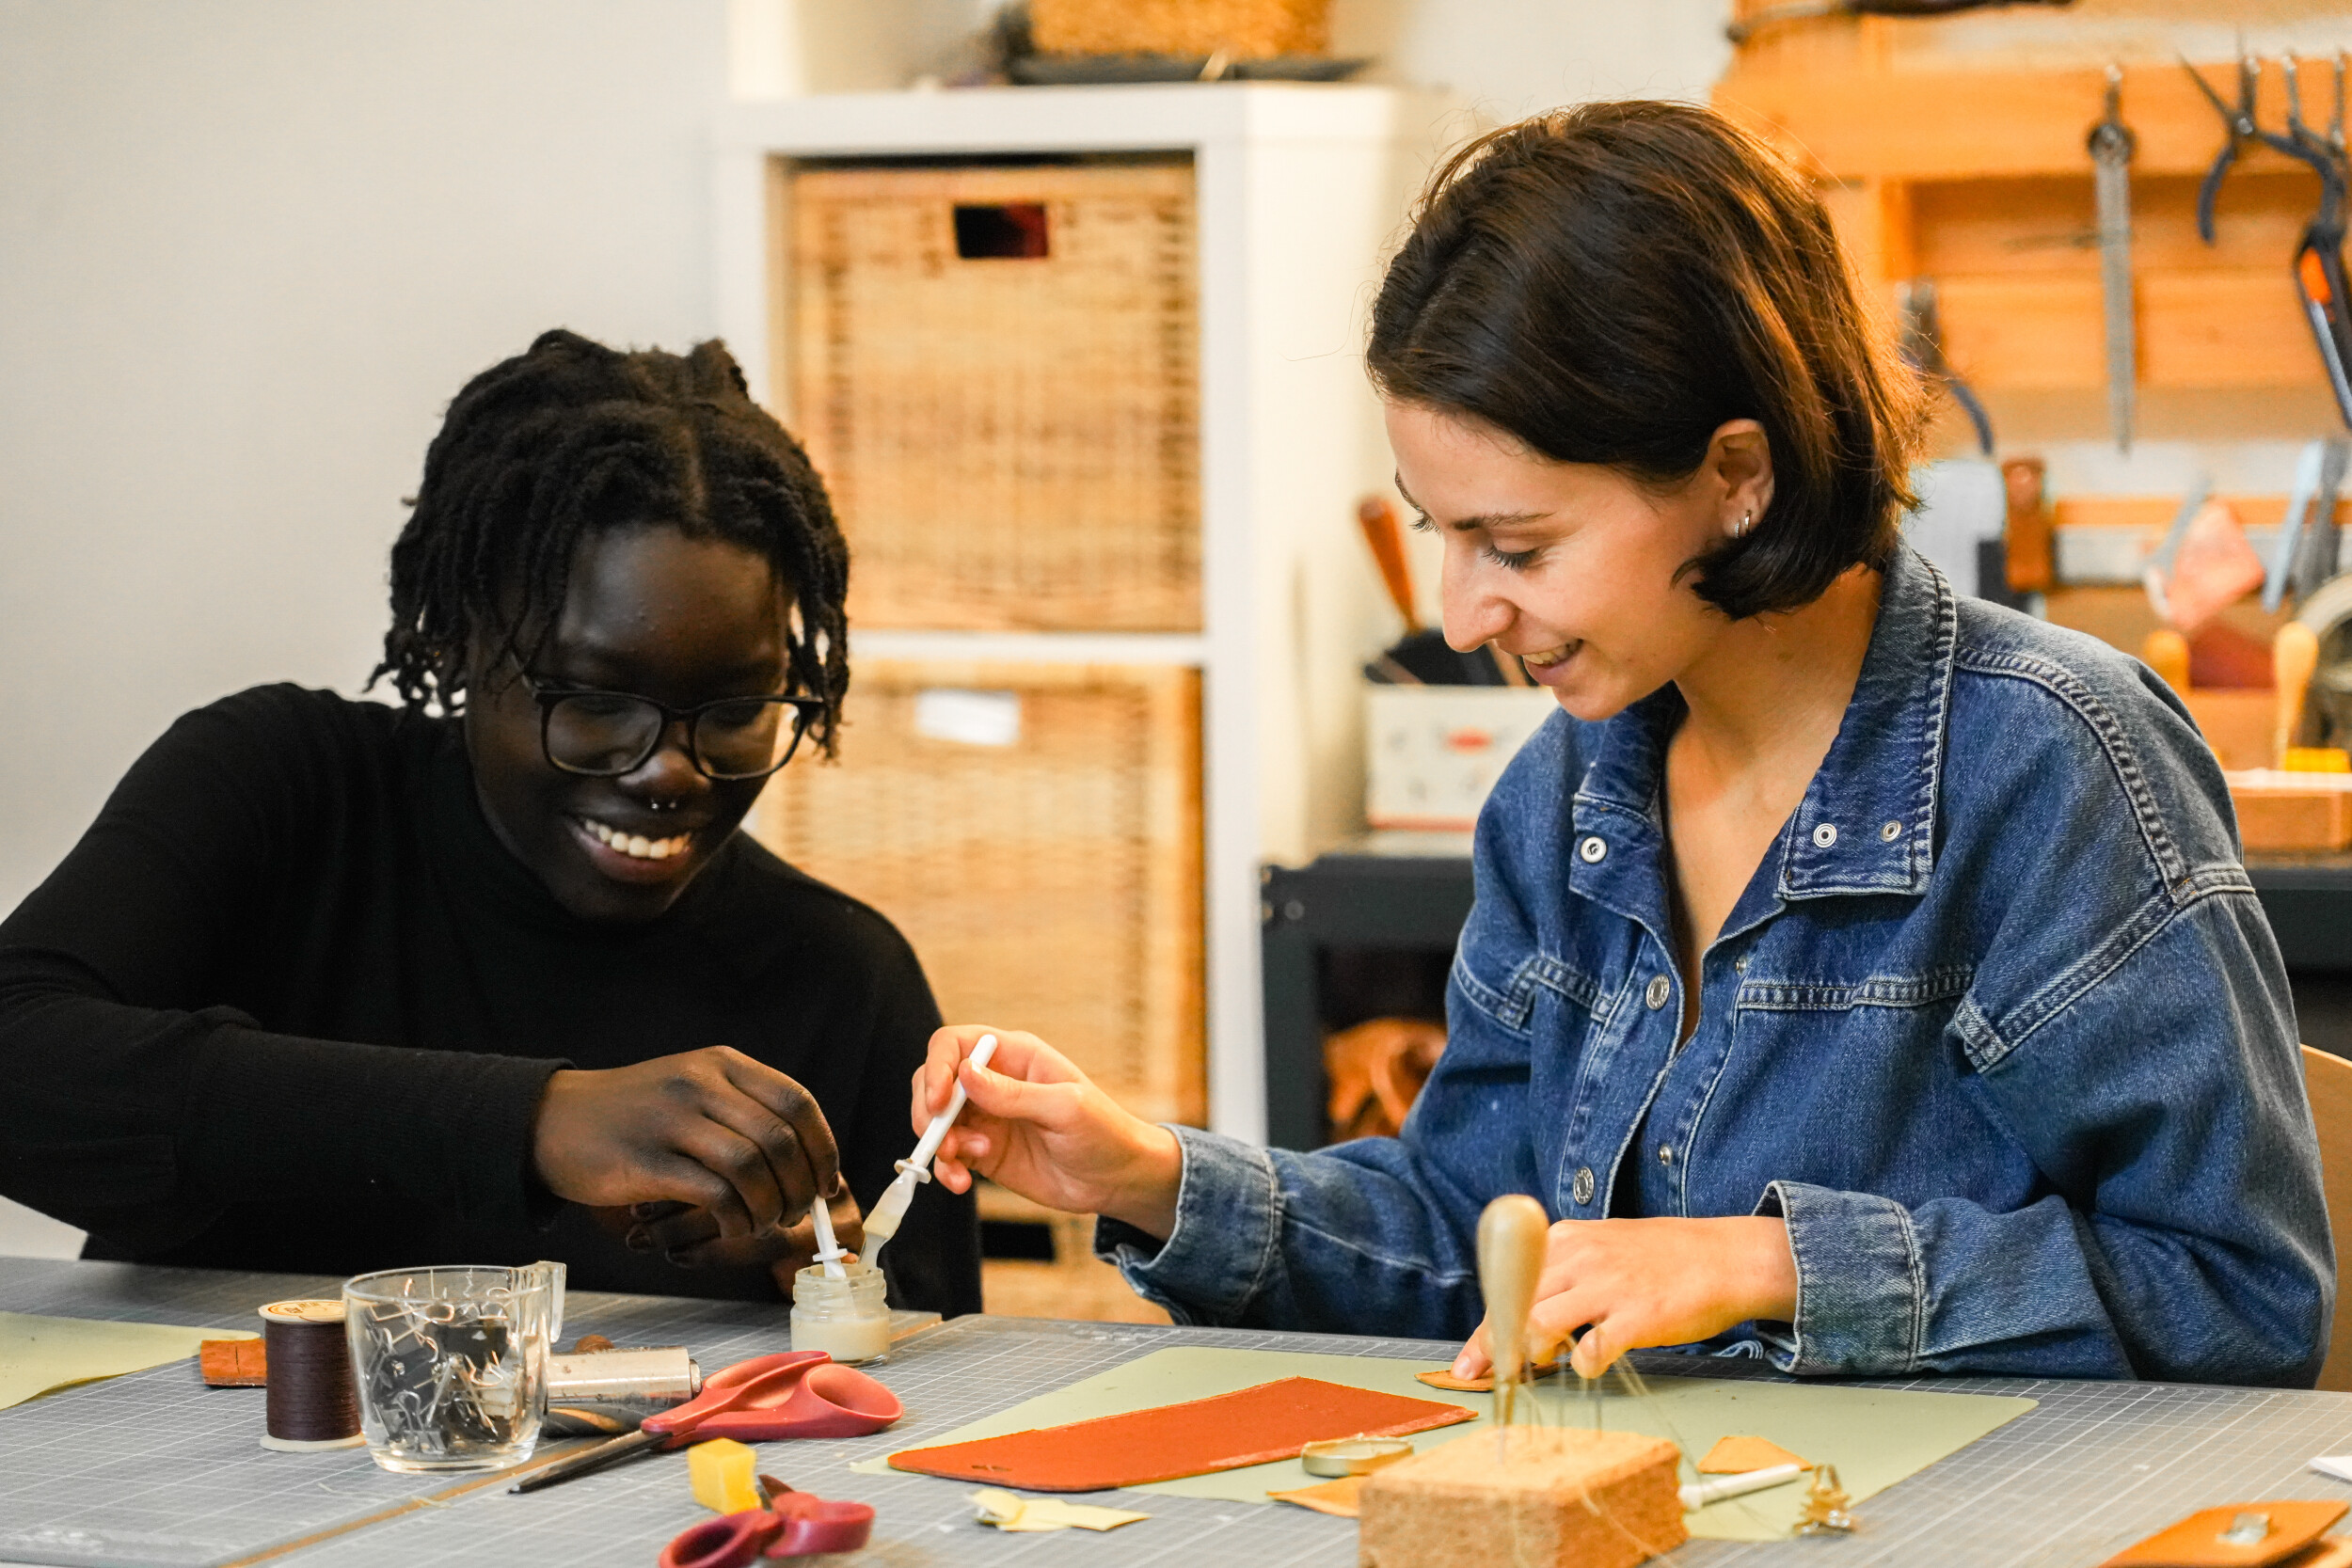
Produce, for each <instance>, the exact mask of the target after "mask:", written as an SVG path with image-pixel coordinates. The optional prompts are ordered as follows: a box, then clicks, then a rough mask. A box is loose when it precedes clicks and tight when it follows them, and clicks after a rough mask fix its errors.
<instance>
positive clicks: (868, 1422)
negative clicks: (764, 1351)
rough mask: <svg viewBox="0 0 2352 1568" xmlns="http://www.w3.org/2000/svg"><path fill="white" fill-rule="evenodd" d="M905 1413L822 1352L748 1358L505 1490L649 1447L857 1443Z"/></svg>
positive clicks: (550, 1481) (886, 1393) (892, 1397)
mask: <svg viewBox="0 0 2352 1568" xmlns="http://www.w3.org/2000/svg"><path fill="white" fill-rule="evenodd" d="M905 1414H906V1407H905V1406H904V1405H901V1404H900V1403H899V1402H898V1395H896V1394H894V1393H892V1392H891V1391H890V1390H889V1389H887V1388H885V1387H883V1386H882V1385H881V1384H879V1383H877V1382H875V1381H874V1380H873V1379H872V1378H870V1377H868V1376H866V1374H865V1373H864V1372H861V1371H859V1370H857V1369H856V1368H854V1367H843V1366H839V1365H836V1364H835V1363H834V1359H833V1357H831V1356H830V1355H827V1354H825V1353H824V1352H823V1351H820V1350H807V1351H787V1352H785V1353H783V1354H778V1355H755V1356H754V1357H753V1358H752V1359H751V1360H749V1361H739V1362H737V1363H736V1364H735V1365H734V1366H732V1367H729V1368H727V1369H726V1370H723V1371H718V1372H713V1373H712V1374H711V1375H710V1376H709V1377H707V1378H706V1379H704V1380H703V1391H702V1392H701V1393H699V1394H697V1395H695V1396H694V1397H693V1398H692V1399H691V1400H688V1401H687V1402H685V1403H684V1404H681V1405H679V1406H677V1407H676V1408H675V1409H673V1410H665V1411H663V1412H661V1413H660V1415H658V1416H648V1417H646V1418H645V1419H644V1423H643V1424H642V1425H640V1426H639V1427H638V1429H637V1430H636V1431H635V1432H632V1433H626V1434H625V1435H623V1436H619V1437H615V1438H613V1439H612V1441H610V1442H606V1443H599V1444H597V1445H596V1447H595V1448H593V1449H587V1450H586V1451H585V1452H581V1453H576V1454H573V1455H572V1456H571V1457H569V1458H568V1459H560V1460H557V1461H556V1462H555V1463H554V1464H552V1465H548V1467H547V1468H546V1469H544V1470H540V1471H538V1472H536V1473H535V1474H532V1475H530V1476H526V1477H524V1478H523V1479H522V1480H521V1481H516V1483H515V1484H514V1485H513V1486H511V1487H509V1488H507V1490H508V1491H510V1492H536V1491H537V1490H539V1488H541V1487H542V1486H552V1485H554V1484H555V1483H556V1482H557V1481H566V1480H569V1479H570V1478H571V1477H573V1476H577V1475H584V1474H586V1473H587V1472H588V1471H590V1470H600V1469H602V1468H603V1467H604V1466H605V1465H610V1464H612V1462H613V1461H614V1460H616V1459H622V1458H626V1457H627V1456H628V1455H629V1454H632V1453H635V1452H636V1451H638V1450H639V1449H649V1448H653V1447H654V1446H656V1445H657V1444H658V1445H660V1447H662V1448H665V1449H675V1448H682V1447H684V1446H685V1445H686V1444H688V1443H690V1442H701V1441H703V1440H704V1439H707V1438H711V1437H733V1438H736V1439H739V1441H743V1442H749V1443H763V1442H766V1441H768V1440H769V1439H770V1438H775V1437H863V1436H865V1435H866V1433H875V1432H880V1431H882V1428H884V1427H886V1426H888V1425H890V1424H891V1423H892V1422H893V1421H896V1420H897V1419H898V1418H899V1417H901V1416H903V1415H905ZM799 1495H800V1494H798V1493H787V1494H786V1496H790V1497H797V1496H799Z"/></svg>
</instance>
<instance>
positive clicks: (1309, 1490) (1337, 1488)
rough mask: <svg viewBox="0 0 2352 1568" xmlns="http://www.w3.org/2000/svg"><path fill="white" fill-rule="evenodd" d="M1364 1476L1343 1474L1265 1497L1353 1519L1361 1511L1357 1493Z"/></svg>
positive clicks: (1360, 1489)
mask: <svg viewBox="0 0 2352 1568" xmlns="http://www.w3.org/2000/svg"><path fill="white" fill-rule="evenodd" d="M1363 1485H1364V1478H1363V1477H1361V1476H1343V1477H1342V1478H1340V1479H1339V1480H1338V1481H1325V1482H1323V1483H1322V1484H1321V1485H1319V1486H1301V1487H1298V1488H1296V1489H1295V1490H1293V1491H1289V1492H1268V1493H1267V1494H1266V1496H1267V1497H1271V1498H1273V1499H1274V1500H1275V1501H1276V1502H1278V1503H1295V1504H1297V1505H1298V1506H1299V1507H1300V1508H1311V1509H1313V1510H1314V1511H1315V1512H1316V1513H1329V1514H1333V1515H1335V1516H1337V1517H1339V1518H1342V1519H1353V1518H1355V1517H1357V1516H1358V1515H1359V1513H1362V1512H1363V1508H1362V1504H1361V1503H1359V1501H1358V1500H1357V1494H1358V1493H1359V1492H1360V1491H1362V1490H1363Z"/></svg>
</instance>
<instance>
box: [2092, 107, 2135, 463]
mask: <svg viewBox="0 0 2352 1568" xmlns="http://www.w3.org/2000/svg"><path fill="white" fill-rule="evenodd" d="M2138 145H2139V141H2138V138H2137V137H2136V136H2134V135H2132V129H2131V127H2130V126H2128V125H2126V124H2124V123H2123V68H2122V66H2115V65H2111V66H2109V67H2107V112H2106V118H2105V119H2102V120H2100V121H2099V123H2098V124H2096V125H2094V126H2092V127H2091V128H2090V161H2091V164H2092V166H2093V167H2094V168H2095V169H2096V171H2097V172H2096V174H2095V175H2094V176H2093V182H2094V184H2095V187H2096V190H2097V194H2098V201H2099V292H2100V296H2101V298H2102V300H2103V302H2104V304H2105V309H2106V338H2107V422H2108V423H2109V424H2111V425H2113V426H2114V428H2115V445H2116V450H2117V451H2131V450H2132V414H2133V408H2134V400H2135V397H2136V395H2137V391H2138V386H2139V356H2138V348H2137V343H2136V342H2135V341H2134V332H2133V325H2134V324H2133V315H2132V152H2133V150H2135V149H2136V148H2137V146H2138Z"/></svg>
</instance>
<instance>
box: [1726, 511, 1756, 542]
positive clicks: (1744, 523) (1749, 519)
mask: <svg viewBox="0 0 2352 1568" xmlns="http://www.w3.org/2000/svg"><path fill="white" fill-rule="evenodd" d="M1755 526H1756V514H1755V513H1753V512H1742V513H1740V526H1739V527H1738V528H1735V529H1733V530H1732V531H1731V536H1732V537H1733V538H1734V539H1745V538H1746V537H1747V536H1748V530H1750V529H1752V528H1754V527H1755Z"/></svg>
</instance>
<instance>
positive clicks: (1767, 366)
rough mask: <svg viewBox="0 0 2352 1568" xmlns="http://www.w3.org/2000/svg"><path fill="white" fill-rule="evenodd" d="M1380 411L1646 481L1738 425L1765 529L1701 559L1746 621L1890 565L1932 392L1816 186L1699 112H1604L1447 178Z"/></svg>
mask: <svg viewBox="0 0 2352 1568" xmlns="http://www.w3.org/2000/svg"><path fill="white" fill-rule="evenodd" d="M1366 357H1367V362H1368V364H1369V365H1370V367H1371V371H1372V374H1373V379H1374V380H1375V383H1376V384H1377V385H1378V387H1379V388H1380V390H1381V392H1382V394H1383V395H1384V396H1387V397H1389V398H1392V399H1395V400H1397V401H1400V402H1404V403H1411V404H1422V405H1425V406H1428V407H1431V408H1435V409H1438V410H1440V411H1442V412H1445V413H1450V414H1460V415H1468V416H1470V417H1473V418H1475V419H1478V420H1485V421H1486V422H1487V423H1489V424H1492V425H1495V426H1498V427H1500V428H1502V429H1503V430H1505V431H1508V432H1509V433H1510V434H1511V435H1513V436H1517V437H1518V439H1519V440H1521V441H1523V442H1525V443H1526V444H1527V446H1528V447H1529V448H1531V449H1532V450H1533V451H1536V452H1538V453H1541V454H1542V455H1543V456H1546V457H1549V458H1551V459H1553V460H1554V461H1557V462H1564V463H1594V464H1602V465H1605V466H1607V467H1613V468H1615V469H1618V470H1620V471H1621V472H1624V473H1626V474H1628V475H1629V476H1630V477H1632V478H1633V479H1635V480H1636V481H1638V482H1641V483H1648V484H1673V483H1680V482H1681V481H1683V480H1686V479H1688V478H1689V477H1690V476H1691V475H1692V473H1694V472H1696V471H1697V469H1698V467H1699V464H1700V463H1701V462H1702V461H1703V460H1704V459H1705V457H1706V454H1707V449H1708V440H1709V438H1710V437H1711V436H1713V434H1714V432H1715V431H1716V430H1717V429H1718V428H1719V427H1720V426H1722V425H1723V424H1724V422H1725V421H1726V420H1739V419H1751V420H1756V421H1757V422H1758V423H1759V424H1761V425H1762V426H1763V427H1764V432H1765V436H1766V438H1767V439H1768V440H1769V441H1770V443H1771V446H1772V473H1773V495H1772V506H1771V508H1770V510H1769V513H1768V515H1766V516H1763V517H1759V518H1757V519H1756V524H1755V527H1754V528H1753V529H1752V530H1751V531H1749V532H1748V533H1747V534H1746V535H1745V536H1744V537H1742V538H1738V539H1728V540H1726V541H1724V544H1723V545H1721V546H1718V547H1716V548H1714V549H1711V550H1709V551H1708V553H1707V554H1705V555H1703V556H1702V557H1700V558H1699V559H1698V560H1697V561H1696V562H1692V566H1693V567H1694V568H1695V569H1696V571H1697V575H1698V580H1697V581H1696V583H1695V584H1694V587H1695V588H1696V590H1697V592H1698V593H1699V594H1700V595H1701V596H1702V597H1704V598H1705V599H1707V600H1708V602H1709V603H1710V604H1713V605H1714V606H1716V607H1717V608H1718V609H1720V610H1723V611H1724V613H1725V614H1727V615H1730V616H1733V617H1735V618H1738V617H1742V616H1748V615H1755V614H1757V613H1759V612H1761V611H1765V610H1792V609H1795V608H1796V607H1798V606H1800V605H1804V604H1808V603H1810V602H1812V601H1813V600H1814V599H1816V598H1818V597H1820V594H1822V592H1823V591H1824V590H1826V589H1827V588H1828V587H1829V585H1830V583H1831V581H1832V580H1833V579H1835V578H1836V577H1837V575H1838V574H1839V573H1841V572H1843V571H1845V570H1847V569H1848V568H1849V567H1851V566H1852V565H1854V564H1855V563H1857V562H1863V563H1867V564H1868V565H1871V566H1874V567H1883V566H1884V565H1885V564H1886V562H1887V560H1888V558H1889V556H1890V555H1891V554H1892V552H1893V550H1894V547H1895V543H1896V538H1897V531H1898V530H1899V527H1900V525H1901V518H1902V514H1903V513H1904V512H1905V511H1907V510H1909V509H1910V508H1912V507H1914V506H1915V505H1917V504H1918V502H1917V498H1916V497H1915V496H1914V495H1913V493H1912V491H1911V486H1910V467H1911V463H1912V460H1913V457H1914V455H1915V452H1916V451H1917V449H1918V445H1919V439H1920V432H1921V429H1922V424H1923V418H1922V416H1923V411H1924V406H1925V399H1924V395H1923V392H1922V389H1921V386H1920V383H1919V379H1918V377H1917V375H1916V374H1915V372H1913V371H1912V370H1911V369H1910V367H1908V366H1907V365H1905V364H1904V363H1903V362H1902V361H1901V359H1900V358H1899V357H1898V356H1897V354H1896V352H1895V347H1894V340H1893V335H1892V333H1891V332H1890V331H1889V329H1888V327H1887V325H1886V323H1885V322H1884V321H1883V319H1882V318H1881V317H1880V316H1878V315H1876V314H1875V313H1873V312H1871V311H1868V310H1866V309H1864V308H1863V305H1862V302H1861V299H1860V298H1859V296H1858V295H1857V293H1856V291H1855V287H1854V281H1853V277H1852V275H1851V272H1850V271H1849V270H1848V267H1847V263H1846V260H1845V258H1844V256H1843V255H1842V253H1841V252H1840V251H1839V249H1838V246H1837V240H1836V234H1835V232H1834V231H1833V230H1832V229H1831V227H1830V221H1829V214H1827V212H1825V211H1824V210H1823V208H1822V206H1821V202H1820V198H1819V197H1818V196H1817V195H1815V193H1814V190H1813V187H1812V185H1811V183H1810V182H1808V181H1807V180H1806V179H1805V178H1804V175H1803V174H1802V173H1800V172H1799V171H1798V170H1797V169H1796V168H1794V167H1792V166H1790V165H1789V164H1788V161H1787V160H1786V159H1785V158H1783V157H1782V156H1780V154H1778V153H1777V152H1775V151H1773V150H1772V149H1771V148H1770V147H1768V146H1766V145H1765V144H1764V143H1763V142H1761V141H1759V140H1757V139H1756V137H1755V136H1752V135H1749V134H1748V133H1746V132H1745V131H1742V130H1740V128H1739V127H1738V126H1736V125H1734V124H1732V123H1731V121H1729V120H1727V119H1724V117H1723V116H1721V115H1718V114H1716V113H1714V112H1713V111H1711V110H1708V109H1703V108H1699V107H1696V106H1694V105H1692V104H1686V103H1653V102H1632V103H1588V104H1585V105H1583V106H1582V107H1580V108H1574V109H1565V110H1562V111H1559V112H1557V113H1554V114H1548V115H1540V116H1537V117H1536V118H1535V119H1528V120H1522V121H1521V122H1519V123H1518V124H1517V125H1511V126H1506V127H1504V128H1503V129H1502V130H1500V131H1495V132H1491V133H1489V134H1487V135H1484V136H1481V137H1479V138H1478V139H1477V140H1475V141H1473V142H1471V143H1470V145H1469V146H1467V147H1465V148H1463V149H1461V150H1459V151H1457V152H1455V153H1454V155H1453V156H1452V157H1450V158H1449V159H1447V160H1446V162H1445V163H1444V165H1443V166H1441V167H1439V169H1438V172H1437V174H1436V175H1435V176H1434V177H1433V178H1432V179H1431V180H1430V182H1429V185H1428V188H1427V190H1426V191H1425V192H1424V194H1423V195H1422V199H1421V202H1420V204H1419V206H1418V208H1417V209H1416V211H1415V214H1414V220H1413V226H1412V230H1411V232H1410V234H1409V235H1408V236H1407V238H1406V241H1405V244H1404V246H1403V247H1402V248H1401V249H1400V250H1399V251H1398V253H1397V255H1396V258H1395V259H1394V260H1393V261H1391V262H1390V263H1389V269H1388V275H1387V277H1385V278H1384V279H1383V280H1382V282H1381V285H1380V293H1379V296H1378V298H1377V300H1376V301H1375V304H1374V306H1373V316H1372V342H1371V347H1370V350H1369V353H1368V354H1367V356H1366Z"/></svg>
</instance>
